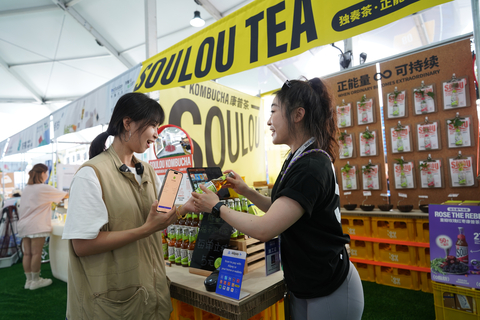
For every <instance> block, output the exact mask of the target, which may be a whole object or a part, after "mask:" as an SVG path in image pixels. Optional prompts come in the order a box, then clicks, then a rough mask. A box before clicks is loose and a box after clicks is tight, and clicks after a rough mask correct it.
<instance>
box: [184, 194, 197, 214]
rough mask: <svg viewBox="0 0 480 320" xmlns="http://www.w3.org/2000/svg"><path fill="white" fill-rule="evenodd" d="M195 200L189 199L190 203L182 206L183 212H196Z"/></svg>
mask: <svg viewBox="0 0 480 320" xmlns="http://www.w3.org/2000/svg"><path fill="white" fill-rule="evenodd" d="M194 200H195V198H193V197H190V199H188V201H187V202H186V203H185V204H184V205H183V206H182V211H183V210H185V211H186V212H194V211H195V205H194V203H193V201H194Z"/></svg>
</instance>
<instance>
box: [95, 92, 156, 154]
mask: <svg viewBox="0 0 480 320" xmlns="http://www.w3.org/2000/svg"><path fill="white" fill-rule="evenodd" d="M125 117H129V118H130V119H132V121H135V122H137V121H139V122H140V126H139V128H143V131H145V130H146V129H147V127H148V126H150V125H154V126H159V125H161V124H162V123H163V121H164V120H165V113H164V112H163V109H162V106H161V105H160V104H159V103H158V102H157V101H155V100H153V99H150V98H149V97H148V96H146V95H145V94H143V93H138V92H132V93H127V94H124V95H123V96H121V97H120V99H118V101H117V104H116V105H115V109H114V110H113V113H112V117H111V118H110V123H109V124H108V128H107V131H105V132H102V133H100V134H99V135H98V136H97V137H96V138H95V139H93V141H92V143H91V144H90V151H89V157H90V159H92V158H93V157H95V156H97V155H98V154H100V153H102V152H103V151H105V142H106V141H107V138H108V136H110V135H113V136H120V135H121V134H122V133H124V132H125V127H124V126H123V119H124V118H125ZM143 131H142V132H143Z"/></svg>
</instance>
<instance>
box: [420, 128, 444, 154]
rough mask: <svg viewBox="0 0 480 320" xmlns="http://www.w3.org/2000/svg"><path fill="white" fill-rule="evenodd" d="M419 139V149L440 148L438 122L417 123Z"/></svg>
mask: <svg viewBox="0 0 480 320" xmlns="http://www.w3.org/2000/svg"><path fill="white" fill-rule="evenodd" d="M417 139H418V140H417V143H418V150H420V151H428V150H437V149H439V144H438V124H437V122H434V123H429V124H417Z"/></svg>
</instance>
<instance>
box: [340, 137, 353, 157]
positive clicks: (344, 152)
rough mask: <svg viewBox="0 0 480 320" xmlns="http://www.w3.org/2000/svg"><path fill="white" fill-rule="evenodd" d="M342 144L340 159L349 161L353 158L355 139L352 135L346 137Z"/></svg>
mask: <svg viewBox="0 0 480 320" xmlns="http://www.w3.org/2000/svg"><path fill="white" fill-rule="evenodd" d="M339 142H340V159H347V158H352V157H353V137H352V135H351V134H347V135H345V136H344V140H339Z"/></svg>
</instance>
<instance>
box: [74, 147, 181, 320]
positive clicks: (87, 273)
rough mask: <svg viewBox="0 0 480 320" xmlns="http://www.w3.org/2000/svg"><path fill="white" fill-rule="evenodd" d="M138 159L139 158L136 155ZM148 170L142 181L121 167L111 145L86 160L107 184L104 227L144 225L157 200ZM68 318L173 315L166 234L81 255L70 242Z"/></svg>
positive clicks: (126, 228)
mask: <svg viewBox="0 0 480 320" xmlns="http://www.w3.org/2000/svg"><path fill="white" fill-rule="evenodd" d="M134 162H139V160H137V159H136V158H134ZM142 163H143V166H144V168H145V170H144V172H143V175H142V183H141V185H139V184H138V182H137V180H136V179H135V175H134V174H133V173H131V172H121V171H120V170H119V169H118V168H119V167H120V166H121V165H122V162H121V161H120V159H119V157H118V155H117V154H116V152H115V151H114V149H113V148H112V147H110V148H109V149H108V150H106V151H105V152H102V153H101V154H99V155H98V156H96V157H94V158H93V159H91V160H89V161H87V162H86V163H85V164H84V165H83V166H82V167H85V166H88V167H92V168H93V169H94V170H95V172H96V174H97V177H98V179H99V181H100V185H101V187H102V198H103V200H104V202H105V205H106V207H107V211H108V223H107V224H106V225H105V226H103V227H102V229H101V231H120V230H128V229H133V228H137V227H140V226H142V225H143V224H144V223H145V221H146V220H147V216H148V214H149V212H150V207H151V205H152V203H153V202H154V201H155V200H156V199H155V198H156V197H155V195H156V194H157V190H156V187H155V172H154V170H153V168H152V167H151V166H150V165H149V164H147V163H145V162H142ZM69 242H70V245H69V269H68V300H67V319H68V320H76V319H102V320H103V319H165V320H167V319H169V317H170V313H171V312H172V304H171V300H170V292H169V287H168V284H167V277H166V272H165V263H164V259H163V250H162V238H161V233H160V232H157V233H155V234H152V235H151V236H149V237H147V238H144V239H141V240H138V241H135V242H133V243H130V244H128V245H126V246H124V247H122V248H119V249H116V250H113V251H109V252H105V253H101V254H96V255H91V256H86V257H77V256H76V254H75V252H74V250H73V247H72V242H71V240H69Z"/></svg>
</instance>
